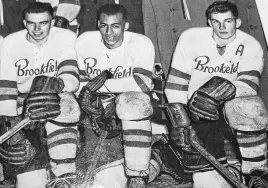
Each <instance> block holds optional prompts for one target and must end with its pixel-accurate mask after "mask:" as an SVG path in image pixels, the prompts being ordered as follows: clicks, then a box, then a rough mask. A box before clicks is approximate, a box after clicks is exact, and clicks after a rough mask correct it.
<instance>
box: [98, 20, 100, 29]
mask: <svg viewBox="0 0 268 188" xmlns="http://www.w3.org/2000/svg"><path fill="white" fill-rule="evenodd" d="M98 28H100V21H99V20H98Z"/></svg>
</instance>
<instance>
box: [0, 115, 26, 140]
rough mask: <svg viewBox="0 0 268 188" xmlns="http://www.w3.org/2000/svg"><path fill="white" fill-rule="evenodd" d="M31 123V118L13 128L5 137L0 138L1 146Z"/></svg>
mask: <svg viewBox="0 0 268 188" xmlns="http://www.w3.org/2000/svg"><path fill="white" fill-rule="evenodd" d="M30 122H31V120H30V118H29V117H27V118H24V119H23V120H21V121H20V122H19V123H18V124H17V125H15V126H14V127H12V128H11V129H10V130H8V131H7V132H5V133H4V134H3V135H1V136H0V144H2V143H4V142H5V141H6V140H8V139H9V138H10V137H11V136H13V135H14V134H16V133H17V132H18V131H19V130H21V129H22V128H24V127H25V126H26V125H28V124H29V123H30Z"/></svg>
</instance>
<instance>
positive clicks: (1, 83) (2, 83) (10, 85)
mask: <svg viewBox="0 0 268 188" xmlns="http://www.w3.org/2000/svg"><path fill="white" fill-rule="evenodd" d="M4 87H7V88H17V82H16V81H10V80H0V88H4Z"/></svg>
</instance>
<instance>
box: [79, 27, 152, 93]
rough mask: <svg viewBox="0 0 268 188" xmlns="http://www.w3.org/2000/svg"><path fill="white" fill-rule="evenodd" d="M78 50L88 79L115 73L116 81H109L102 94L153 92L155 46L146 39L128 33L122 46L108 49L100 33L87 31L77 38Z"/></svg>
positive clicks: (102, 89)
mask: <svg viewBox="0 0 268 188" xmlns="http://www.w3.org/2000/svg"><path fill="white" fill-rule="evenodd" d="M75 48H76V51H77V53H78V66H79V69H80V70H82V73H83V74H85V75H86V76H87V77H88V78H90V79H91V78H94V77H95V76H97V75H98V74H100V73H101V71H103V70H105V69H107V70H109V71H110V72H111V73H113V74H114V79H110V80H107V81H106V82H105V87H102V88H100V90H99V91H100V92H113V93H120V92H125V91H144V90H145V89H148V91H152V89H153V84H152V70H153V63H152V61H153V59H154V51H153V50H154V47H153V45H152V42H151V41H150V39H149V38H147V37H146V36H144V35H140V34H137V33H132V32H125V33H124V41H123V43H122V45H121V46H120V47H118V48H115V49H108V48H107V47H106V46H105V45H104V44H103V42H102V39H101V35H100V32H99V31H91V32H85V33H83V34H82V35H81V36H79V37H78V39H77V42H76V46H75ZM136 75H137V76H139V77H140V79H139V80H137V78H136ZM82 81H83V80H82ZM82 85H85V83H84V84H83V82H82ZM148 91H147V92H148Z"/></svg>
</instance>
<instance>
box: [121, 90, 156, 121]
mask: <svg viewBox="0 0 268 188" xmlns="http://www.w3.org/2000/svg"><path fill="white" fill-rule="evenodd" d="M116 113H117V116H118V117H119V118H120V119H122V120H129V121H131V120H141V119H146V118H149V117H150V116H151V115H152V114H153V105H152V103H151V98H150V96H149V95H148V94H146V93H143V92H135V91H130V92H125V93H122V94H120V95H118V96H117V98H116Z"/></svg>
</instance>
